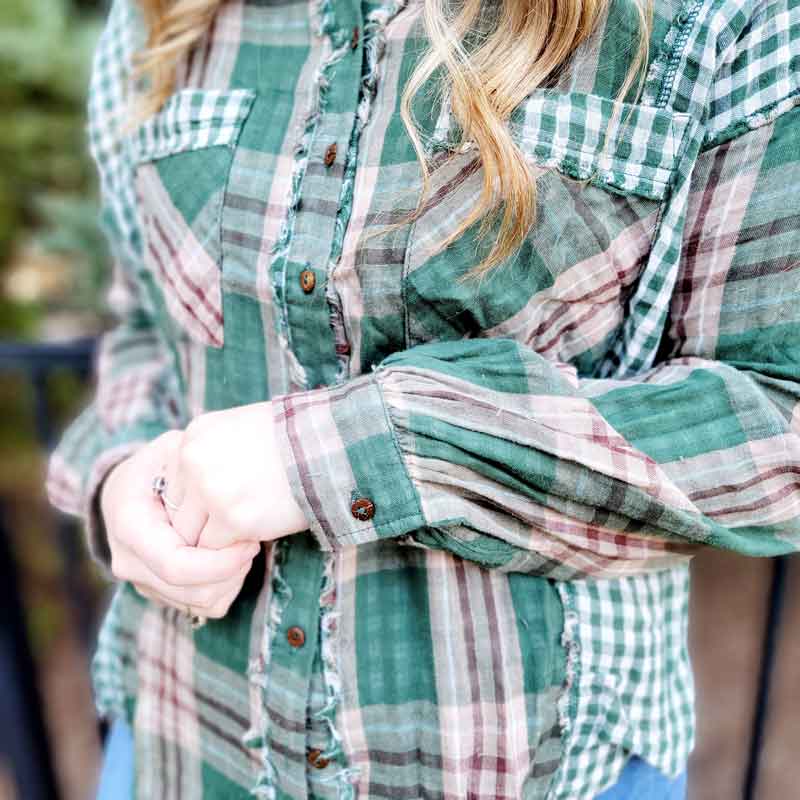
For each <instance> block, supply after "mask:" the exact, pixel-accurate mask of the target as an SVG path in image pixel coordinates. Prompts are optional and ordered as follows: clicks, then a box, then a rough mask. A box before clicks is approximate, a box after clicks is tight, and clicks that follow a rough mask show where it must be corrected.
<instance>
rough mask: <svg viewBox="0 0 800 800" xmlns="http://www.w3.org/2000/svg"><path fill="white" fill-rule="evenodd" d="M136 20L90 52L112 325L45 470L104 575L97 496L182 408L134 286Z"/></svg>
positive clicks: (111, 22)
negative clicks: (123, 129)
mask: <svg viewBox="0 0 800 800" xmlns="http://www.w3.org/2000/svg"><path fill="white" fill-rule="evenodd" d="M134 14H135V12H134V10H133V7H132V5H131V4H129V3H128V2H126V0H116V2H114V4H113V7H112V9H111V12H110V14H109V17H108V21H107V23H106V27H105V29H104V30H103V33H102V35H101V38H100V41H99V43H98V46H97V48H96V50H95V57H94V62H93V69H92V76H91V81H90V93H89V96H90V101H89V109H88V111H89V126H88V134H89V145H90V150H91V153H92V156H93V158H94V160H95V162H96V164H97V167H98V171H99V176H100V189H101V198H102V212H101V222H102V225H103V228H104V231H105V233H106V236H107V238H108V240H109V243H110V245H111V249H112V254H113V273H112V277H111V282H110V285H109V287H108V290H107V305H108V308H109V309H110V310H111V312H112V313H113V314H114V315H115V317H116V319H117V324H116V326H115V327H113V328H112V329H111V330H109V331H107V332H105V333H104V334H103V335H102V336H101V338H100V341H99V344H98V349H97V355H96V358H95V362H94V364H93V371H94V376H95V385H94V394H93V396H92V398H91V401H90V402H89V404H88V405H87V406H86V407H85V408H84V409H83V410H82V411H81V413H80V414H79V415H78V416H77V417H76V418H75V419H74V420H73V422H72V423H71V424H70V426H69V427H68V428H67V429H66V431H64V433H63V434H62V436H61V439H60V441H59V442H58V444H57V446H56V448H55V450H54V451H53V453H52V454H51V455H50V458H49V462H48V465H47V476H46V491H47V495H48V498H49V500H50V502H51V503H52V504H53V505H54V506H55V507H57V508H59V509H60V510H62V511H63V512H65V513H68V514H72V515H76V516H79V517H80V518H81V519H82V520H83V522H84V524H85V526H86V533H87V536H88V542H89V549H90V552H91V553H92V555H93V556H94V558H95V559H97V560H98V561H99V562H100V563H101V564H103V565H105V566H106V567H107V566H108V565H109V553H108V545H107V542H106V537H105V531H104V527H103V520H102V516H101V514H100V510H99V507H98V503H97V500H98V496H99V495H98V490H99V488H100V486H101V484H102V481H103V479H104V478H105V477H106V475H107V474H108V472H109V471H110V469H111V468H112V467H113V466H114V465H116V464H117V463H118V462H119V461H120V460H122V459H123V458H125V457H126V456H128V455H130V454H131V453H132V452H134V451H135V450H136V449H137V448H139V447H141V446H142V445H144V444H146V443H147V442H148V441H150V440H152V439H153V438H155V437H156V436H157V435H159V434H160V433H163V432H164V431H166V430H169V429H170V428H174V427H178V426H180V425H181V420H182V418H183V412H182V407H183V401H182V399H181V393H180V391H179V386H178V385H177V381H178V378H177V374H178V373H177V369H176V363H175V355H174V353H173V352H172V351H171V350H170V349H169V347H168V346H167V344H166V340H165V337H164V335H163V334H162V332H161V331H160V330H159V329H158V328H157V327H156V325H155V324H154V322H153V319H154V312H153V308H152V306H151V304H150V298H149V296H148V294H147V290H146V287H144V286H143V285H142V281H141V279H140V274H139V271H140V266H139V264H140V258H139V254H140V236H139V230H138V227H137V221H136V212H135V197H134V193H133V183H132V168H131V162H130V159H129V157H128V154H127V152H126V150H125V149H124V148H123V146H122V140H121V137H120V135H119V134H120V125H121V124H122V122H123V121H124V119H125V115H123V114H121V113H120V110H121V109H122V108H124V107H125V104H124V96H125V87H126V81H127V76H128V73H129V65H130V57H131V53H132V52H133V49H134V48H135V47H136V46H138V45H137V44H136V42H135V41H134V40H133V37H134V35H135V31H137V30H141V26H139V27H138V28H137V26H136V25H135V24H134V21H135V20H134Z"/></svg>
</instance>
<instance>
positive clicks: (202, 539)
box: [197, 517, 242, 550]
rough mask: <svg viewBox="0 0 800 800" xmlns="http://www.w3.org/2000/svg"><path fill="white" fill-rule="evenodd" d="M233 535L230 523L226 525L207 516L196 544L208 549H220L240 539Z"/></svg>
mask: <svg viewBox="0 0 800 800" xmlns="http://www.w3.org/2000/svg"><path fill="white" fill-rule="evenodd" d="M235 537H236V534H235V533H234V532H233V531H232V529H231V526H230V525H226V524H225V523H223V522H222V521H220V520H219V519H217V518H215V517H209V518H208V519H207V520H206V523H205V526H204V527H203V530H202V531H200V536H199V537H198V539H197V544H198V545H199V546H200V547H205V548H208V549H209V550H222V549H223V548H225V547H230V546H231V545H232V544H233V543H234V542H236V541H242V540H237V539H236V538H235Z"/></svg>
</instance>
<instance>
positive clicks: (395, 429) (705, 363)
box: [273, 3, 800, 579]
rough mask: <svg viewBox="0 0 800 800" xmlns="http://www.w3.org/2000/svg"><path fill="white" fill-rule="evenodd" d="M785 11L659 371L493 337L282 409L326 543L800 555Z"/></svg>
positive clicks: (711, 191)
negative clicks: (589, 365)
mask: <svg viewBox="0 0 800 800" xmlns="http://www.w3.org/2000/svg"><path fill="white" fill-rule="evenodd" d="M778 6H780V4H777V3H776V4H765V5H764V6H763V8H762V9H761V11H759V12H757V13H755V14H754V17H753V20H752V25H750V26H748V28H747V30H746V31H745V32H744V33H743V34H742V36H741V37H740V40H739V41H738V42H733V43H730V45H729V48H728V52H726V53H725V54H723V56H724V61H723V63H722V64H721V65H720V66H719V68H718V70H717V71H716V80H715V82H714V86H713V87H712V89H711V94H710V101H709V112H708V119H707V124H706V126H705V131H706V135H705V139H704V141H703V143H702V145H701V149H700V152H699V155H698V158H697V161H696V162H695V164H694V169H693V172H692V175H691V177H690V179H689V189H688V190H689V197H688V203H687V212H686V220H685V227H684V233H683V238H682V242H681V253H680V261H679V274H678V278H677V284H676V288H675V290H674V292H673V294H672V297H671V305H670V308H669V314H668V318H667V322H666V326H665V331H664V335H663V337H662V340H661V346H660V348H659V351H658V356H657V359H656V361H655V363H654V365H653V366H652V367H651V368H650V369H648V370H646V371H643V372H640V373H636V374H634V375H631V376H627V377H624V378H614V379H611V378H596V377H584V376H580V375H578V374H577V372H576V370H575V368H574V367H573V366H572V365H571V364H566V363H559V362H557V361H553V360H548V359H545V358H544V357H543V356H541V355H540V354H538V353H537V352H535V351H534V350H532V349H531V348H529V347H527V346H526V345H525V344H524V343H521V342H517V341H515V340H513V339H510V338H475V339H464V340H458V341H441V342H432V343H426V344H422V345H418V346H414V347H411V348H409V349H407V350H404V351H402V352H397V353H394V354H392V355H390V356H388V357H387V358H385V359H384V360H383V361H382V362H381V363H379V364H378V365H376V368H375V369H374V370H373V371H372V372H371V373H369V374H364V375H359V376H357V377H354V378H352V379H350V380H348V381H346V382H344V383H342V384H339V385H336V386H333V387H327V388H318V389H314V390H311V391H306V392H296V393H292V394H287V395H283V396H281V397H277V398H275V399H274V401H273V409H274V415H275V421H276V425H277V427H278V430H279V434H280V442H281V451H282V455H283V458H284V461H285V465H286V468H287V471H288V474H289V478H290V484H291V486H292V488H293V492H294V494H295V496H296V499H297V501H298V503H299V504H300V505H301V506H302V508H303V509H304V511H305V513H306V515H307V517H308V520H309V525H310V529H311V531H312V532H313V533H314V535H315V537H316V538H317V540H318V541H319V543H320V546H321V547H322V548H323V549H324V550H336V549H338V548H341V547H343V546H349V545H361V544H365V543H368V542H373V541H375V540H378V539H383V538H387V537H401V538H402V539H403V541H405V542H406V543H408V544H416V545H418V546H422V547H428V548H437V549H446V550H449V551H451V552H454V553H456V554H458V555H460V556H463V557H465V558H468V559H471V560H474V561H476V562H479V563H481V564H483V565H485V566H488V567H493V568H498V569H501V570H507V571H524V572H533V573H538V574H543V575H548V576H550V577H554V578H559V579H569V578H576V577H581V576H588V575H596V576H606V577H610V576H616V575H624V574H627V573H631V572H639V571H645V570H649V569H653V568H657V567H659V566H665V565H667V564H669V563H671V562H673V561H675V560H680V559H682V558H685V557H686V555H688V554H690V553H691V552H694V551H695V550H696V546H697V545H711V546H715V547H721V548H728V549H732V550H736V551H739V552H741V553H746V554H750V555H761V556H771V555H777V554H780V553H786V552H790V551H793V550H795V549H797V547H798V545H799V544H800V484H799V483H798V476H800V224H798V202H797V194H796V188H795V185H796V180H795V173H797V171H798V166H799V164H800V162H799V161H798V159H800V106H798V105H797V103H798V99H799V98H800V77H798V69H797V64H798V63H800V34H798V31H800V24H794V25H793V26H790V27H789V29H787V27H786V26H785V24H784V22H785V19H784V17H785V16H786V15H789V16H790V17H791V18H792V19H794V20H795V23H797V22H798V21H800V20H798V14H799V13H800V11H798V9H797V8H794V7H793V8H792V9H790V10H786V9H784V10H785V14H783V15H782V14H781V13H778V12H779V11H780V8H777V9H776V7H778ZM784 6H785V4H784ZM789 30H791V31H794V34H793V36H794V38H793V39H790V37H789ZM792 65H793V66H792Z"/></svg>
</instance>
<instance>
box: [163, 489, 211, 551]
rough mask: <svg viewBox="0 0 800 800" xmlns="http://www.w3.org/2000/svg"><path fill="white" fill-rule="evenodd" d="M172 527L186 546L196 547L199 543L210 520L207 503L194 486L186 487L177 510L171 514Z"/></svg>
mask: <svg viewBox="0 0 800 800" xmlns="http://www.w3.org/2000/svg"><path fill="white" fill-rule="evenodd" d="M170 518H171V520H172V527H173V528H174V529H175V531H176V532H177V534H178V536H180V537H181V539H182V540H183V541H184V543H185V544H188V545H191V546H192V547H194V546H195V545H197V544H198V543H199V539H200V535H201V531H202V530H203V526H204V525H205V524H206V522H207V520H208V513H207V512H206V510H205V503H204V502H203V501H202V498H201V497H200V496H199V494H198V492H197V491H196V487H195V486H194V485H190V486H188V487H186V490H185V491H184V492H183V499H182V501H181V504H180V507H179V508H178V509H177V510H172V511H171V513H170Z"/></svg>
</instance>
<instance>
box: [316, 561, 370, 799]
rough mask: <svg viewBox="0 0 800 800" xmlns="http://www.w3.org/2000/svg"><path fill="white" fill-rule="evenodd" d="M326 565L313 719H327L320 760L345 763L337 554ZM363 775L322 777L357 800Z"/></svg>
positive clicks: (354, 770)
mask: <svg viewBox="0 0 800 800" xmlns="http://www.w3.org/2000/svg"><path fill="white" fill-rule="evenodd" d="M324 558H325V564H324V568H323V574H322V586H321V589H320V600H319V602H320V610H321V611H320V656H321V658H322V676H323V684H324V686H325V697H326V702H325V705H324V706H323V707H322V708H321V709H320V710H319V711H317V712H316V713H315V714H314V719H321V720H324V722H325V724H326V725H327V728H328V740H329V741H328V746H327V747H326V748H325V749H324V750H323V751H322V753H321V757H322V758H328V759H331V760H333V759H336V758H340V759H341V760H342V761H346V755H345V752H344V748H343V746H342V744H343V743H342V734H341V733H340V732H339V730H338V729H337V728H336V724H335V718H336V709H337V706H338V704H339V702H340V699H341V695H342V681H341V678H340V673H339V663H338V659H339V618H340V616H341V611H340V610H339V607H338V603H337V595H336V574H335V569H336V565H337V563H338V558H337V555H336V554H335V553H331V554H325V556H324ZM360 772H361V769H360V767H353V766H349V765H345V766H343V767H342V768H341V769H340V770H339V771H338V772H336V773H335V774H333V775H331V776H329V777H326V778H321V779H320V781H321V782H323V783H332V784H335V785H336V787H337V797H338V799H339V800H355V796H356V794H355V786H354V784H355V783H356V782H357V781H358V776H359V774H360Z"/></svg>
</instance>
